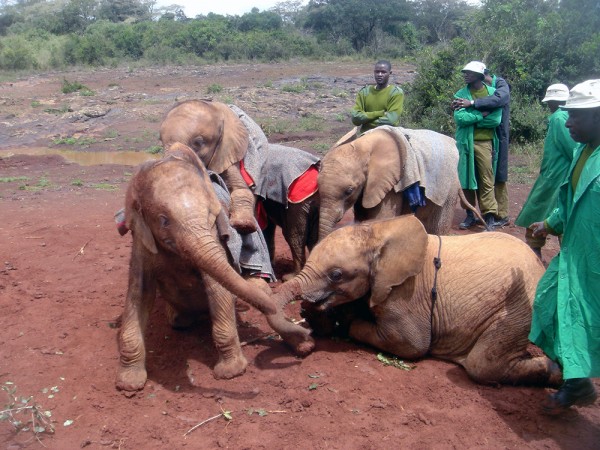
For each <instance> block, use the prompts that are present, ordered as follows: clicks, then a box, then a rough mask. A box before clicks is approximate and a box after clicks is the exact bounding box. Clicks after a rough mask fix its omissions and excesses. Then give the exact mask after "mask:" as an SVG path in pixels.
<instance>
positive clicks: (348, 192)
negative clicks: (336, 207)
mask: <svg viewBox="0 0 600 450" xmlns="http://www.w3.org/2000/svg"><path fill="white" fill-rule="evenodd" d="M353 192H354V188H353V187H352V186H350V187H348V188H346V190H345V191H344V195H346V196H349V195H351V194H352V193H353Z"/></svg>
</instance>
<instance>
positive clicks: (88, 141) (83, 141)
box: [52, 137, 98, 148]
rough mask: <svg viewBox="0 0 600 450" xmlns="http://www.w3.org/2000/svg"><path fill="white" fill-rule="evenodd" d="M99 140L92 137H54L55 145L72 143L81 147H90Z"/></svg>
mask: <svg viewBox="0 0 600 450" xmlns="http://www.w3.org/2000/svg"><path fill="white" fill-rule="evenodd" d="M97 142H98V141H97V140H96V139H94V138H91V137H84V138H75V137H66V138H57V139H53V140H52V143H53V144H54V145H71V146H77V147H81V148H88V147H89V146H90V145H92V144H95V143H97Z"/></svg>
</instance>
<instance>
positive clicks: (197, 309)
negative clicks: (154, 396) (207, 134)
mask: <svg viewBox="0 0 600 450" xmlns="http://www.w3.org/2000/svg"><path fill="white" fill-rule="evenodd" d="M125 208H126V209H125V210H126V212H125V216H126V220H127V227H128V228H129V229H130V230H131V231H132V235H133V244H132V252H131V261H130V268H129V288H128V292H127V299H126V302H125V310H124V313H123V316H122V326H121V329H120V332H119V336H118V342H119V351H120V369H119V372H118V375H117V382H116V384H117V387H118V388H119V389H124V390H130V391H132V390H138V389H142V388H143V386H144V384H145V382H146V378H147V375H146V368H145V357H146V351H145V345H144V330H145V328H146V324H147V322H148V316H149V314H150V311H151V310H152V305H153V303H154V299H155V297H156V293H157V290H159V291H160V292H161V295H162V297H163V298H164V299H165V301H166V302H167V311H166V314H167V317H168V319H169V321H170V323H171V325H172V326H174V327H185V326H189V325H191V324H192V323H193V322H195V321H196V320H197V319H198V315H199V314H200V313H203V312H207V311H208V312H209V313H210V317H211V322H212V335H213V340H214V343H215V346H216V348H217V351H218V354H219V359H218V362H217V364H216V365H215V367H214V376H215V377H216V378H232V377H235V376H237V375H240V374H242V373H243V372H244V371H245V369H246V366H247V361H246V358H245V357H244V355H243V353H242V351H241V347H240V342H239V338H238V334H237V328H236V318H235V296H238V297H239V298H240V299H242V300H245V301H247V302H248V303H250V304H251V305H253V306H255V307H256V308H257V309H259V310H260V311H261V312H263V313H264V314H265V315H266V318H267V321H268V322H269V324H270V325H271V327H272V328H273V329H274V330H275V331H277V332H278V333H279V334H280V335H281V336H282V338H283V339H284V340H285V341H286V343H288V344H289V345H290V346H291V347H292V348H293V349H294V350H295V351H296V353H298V354H306V353H308V352H310V351H311V350H312V347H313V342H312V339H311V338H310V336H309V333H310V332H309V331H308V330H306V329H305V328H302V327H300V326H298V325H295V324H292V323H291V322H289V321H287V320H286V318H285V317H284V316H283V312H282V310H281V309H280V308H278V307H277V306H276V304H275V303H274V302H273V301H272V299H271V298H270V296H269V294H268V293H267V292H269V293H270V290H269V287H268V285H267V283H265V282H264V281H262V280H257V279H254V280H253V281H255V282H250V281H247V280H245V279H243V278H242V277H241V275H240V274H239V273H238V271H236V270H235V269H234V268H233V267H232V259H231V255H230V253H228V250H227V248H226V246H225V244H224V241H225V240H226V239H227V238H228V236H230V234H229V235H228V232H229V231H232V230H231V229H230V228H229V225H228V222H227V218H226V213H225V212H224V211H223V205H222V203H221V202H220V201H219V199H218V198H217V195H216V193H215V188H214V187H213V184H212V182H211V180H210V177H209V174H208V172H207V171H206V169H205V168H204V166H203V164H202V163H201V162H200V160H199V159H198V157H197V156H196V155H195V154H194V152H193V151H192V150H191V149H189V148H188V147H186V146H184V145H181V144H175V145H173V146H171V148H170V149H169V151H167V153H166V155H165V156H164V158H163V159H161V160H159V161H152V162H148V163H145V164H143V165H141V166H140V167H139V168H138V170H137V171H136V173H135V175H134V176H133V177H132V179H131V181H130V183H129V186H128V190H127V194H126V201H125ZM259 283H260V284H261V285H259Z"/></svg>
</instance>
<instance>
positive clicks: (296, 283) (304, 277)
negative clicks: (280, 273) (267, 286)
mask: <svg viewBox="0 0 600 450" xmlns="http://www.w3.org/2000/svg"><path fill="white" fill-rule="evenodd" d="M315 276H316V274H315V273H314V270H313V269H312V268H311V267H310V266H309V265H306V266H304V268H303V269H302V271H301V272H300V273H299V274H297V275H296V276H295V277H294V278H292V279H291V280H289V281H286V282H285V283H283V284H282V285H281V288H280V289H279V291H278V292H277V293H276V294H274V295H273V300H274V301H275V304H276V305H277V307H278V308H285V307H286V306H287V304H288V303H290V302H291V301H294V300H297V299H301V298H302V294H303V292H305V291H306V290H307V287H308V286H309V285H310V280H311V277H315ZM315 279H318V278H315Z"/></svg>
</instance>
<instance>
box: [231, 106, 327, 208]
mask: <svg viewBox="0 0 600 450" xmlns="http://www.w3.org/2000/svg"><path fill="white" fill-rule="evenodd" d="M228 106H229V108H230V109H231V110H232V111H233V112H234V113H236V114H237V116H238V117H239V118H240V120H241V121H242V123H243V124H244V126H245V127H246V129H247V130H248V135H249V139H248V150H247V151H246V156H244V168H245V169H246V172H248V173H249V174H250V176H251V177H252V179H253V180H254V183H255V186H254V188H253V190H254V193H255V194H256V195H258V196H260V197H262V198H265V199H269V200H273V201H274V202H277V203H281V204H282V205H286V206H287V204H288V197H287V194H288V189H289V187H290V185H291V184H292V183H293V182H294V180H296V179H297V178H298V177H299V176H300V175H302V174H303V173H304V172H306V171H307V170H308V169H309V168H310V166H312V165H315V164H318V163H319V162H320V159H319V158H318V157H317V156H315V155H312V154H310V153H308V152H305V151H304V150H300V149H297V148H294V147H287V146H285V145H279V144H269V142H268V140H267V137H266V136H265V134H264V133H263V131H262V129H261V128H260V126H259V125H258V124H257V123H256V122H254V121H253V120H252V119H251V118H250V117H249V116H248V115H247V114H246V113H245V112H244V111H242V110H241V109H240V108H238V107H237V106H235V105H228Z"/></svg>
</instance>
